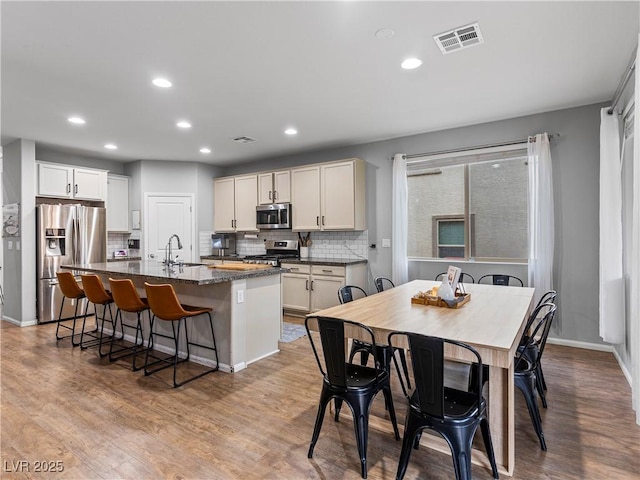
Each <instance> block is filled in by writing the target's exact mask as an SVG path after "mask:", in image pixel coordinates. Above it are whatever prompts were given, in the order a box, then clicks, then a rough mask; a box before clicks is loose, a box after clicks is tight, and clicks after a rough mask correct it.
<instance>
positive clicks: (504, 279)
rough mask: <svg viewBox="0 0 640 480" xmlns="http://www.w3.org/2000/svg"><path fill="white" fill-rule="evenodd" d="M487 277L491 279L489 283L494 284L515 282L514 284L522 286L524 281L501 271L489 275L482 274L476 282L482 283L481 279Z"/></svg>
mask: <svg viewBox="0 0 640 480" xmlns="http://www.w3.org/2000/svg"><path fill="white" fill-rule="evenodd" d="M485 278H488V279H490V280H491V283H493V284H494V285H504V286H507V287H508V286H509V285H510V284H511V283H512V282H513V283H515V286H516V287H517V286H520V287H524V283H523V282H522V280H520V279H519V278H518V277H514V276H513V275H505V274H502V273H492V274H491V275H483V276H482V277H480V280H478V283H482V280H483V279H485Z"/></svg>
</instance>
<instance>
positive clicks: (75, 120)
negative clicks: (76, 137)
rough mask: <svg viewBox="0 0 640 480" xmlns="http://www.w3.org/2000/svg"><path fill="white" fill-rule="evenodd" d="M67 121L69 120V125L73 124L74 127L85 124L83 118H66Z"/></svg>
mask: <svg viewBox="0 0 640 480" xmlns="http://www.w3.org/2000/svg"><path fill="white" fill-rule="evenodd" d="M67 120H69V121H70V122H71V123H75V124H76V125H84V124H85V123H86V122H85V121H84V118H80V117H69V118H67Z"/></svg>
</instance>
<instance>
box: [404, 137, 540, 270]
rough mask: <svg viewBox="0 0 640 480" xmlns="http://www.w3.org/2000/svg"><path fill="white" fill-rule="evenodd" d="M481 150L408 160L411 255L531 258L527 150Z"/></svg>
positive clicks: (425, 256)
mask: <svg viewBox="0 0 640 480" xmlns="http://www.w3.org/2000/svg"><path fill="white" fill-rule="evenodd" d="M494 150H495V149H494ZM475 152H476V153H474V154H473V155H468V154H467V155H464V156H451V155H447V156H438V157H439V158H437V159H431V157H425V158H428V159H427V160H421V161H416V162H410V163H409V164H408V166H407V189H408V191H407V193H408V195H407V197H408V212H407V213H408V226H409V228H408V239H407V240H408V244H407V253H408V255H409V256H410V257H414V258H416V257H417V258H452V259H458V260H468V259H475V260H485V261H492V260H493V261H513V262H525V261H526V259H527V254H528V224H527V202H528V192H527V189H528V167H527V157H526V151H523V150H521V149H518V150H513V147H510V150H505V149H504V148H502V149H499V151H498V152H495V151H489V152H483V151H482V150H476V151H475ZM459 155H460V154H459Z"/></svg>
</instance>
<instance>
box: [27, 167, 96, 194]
mask: <svg viewBox="0 0 640 480" xmlns="http://www.w3.org/2000/svg"><path fill="white" fill-rule="evenodd" d="M37 185H38V193H37V195H38V196H41V197H55V198H74V199H77V200H101V201H105V200H106V199H107V172H106V170H96V169H93V168H75V167H71V166H68V165H58V164H55V163H38V180H37Z"/></svg>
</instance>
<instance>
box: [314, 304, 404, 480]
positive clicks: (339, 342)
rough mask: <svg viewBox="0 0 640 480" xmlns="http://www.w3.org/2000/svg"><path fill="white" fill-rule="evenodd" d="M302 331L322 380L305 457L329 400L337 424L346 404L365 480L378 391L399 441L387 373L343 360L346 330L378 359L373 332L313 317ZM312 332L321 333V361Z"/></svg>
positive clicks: (379, 367)
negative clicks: (371, 419)
mask: <svg viewBox="0 0 640 480" xmlns="http://www.w3.org/2000/svg"><path fill="white" fill-rule="evenodd" d="M305 328H306V329H307V336H308V337H309V342H310V343H311V348H312V350H313V353H314V355H315V357H316V362H317V363H318V368H319V369H320V373H321V374H322V377H323V381H322V392H321V393H320V402H319V405H318V414H317V416H316V422H315V426H314V428H313V435H312V437H311V444H310V445H309V453H308V457H309V458H312V457H313V450H314V448H315V446H316V443H317V441H318V437H319V435H320V429H321V428H322V422H323V419H324V414H325V411H326V408H327V405H328V404H329V402H330V400H331V399H335V400H336V416H335V419H336V421H337V420H338V415H339V411H340V406H341V405H342V402H347V404H348V405H349V407H350V410H351V412H352V414H353V425H354V428H355V432H356V442H357V444H358V453H359V455H360V468H361V475H362V478H367V437H368V430H369V427H368V424H369V410H370V409H371V403H372V402H373V399H374V397H375V396H376V395H377V394H378V392H380V391H382V393H383V394H384V398H385V403H386V405H387V407H388V412H389V418H390V420H391V424H392V426H393V431H394V434H395V438H396V440H399V439H400V433H399V432H398V424H397V421H396V414H395V409H394V407H393V398H392V395H391V383H390V379H389V372H388V371H387V370H385V369H384V368H383V366H382V365H381V364H380V362H377V361H375V362H374V365H373V367H368V366H365V365H356V364H353V363H351V362H350V361H348V360H347V357H346V347H345V340H346V339H347V335H346V334H345V330H346V329H348V331H349V336H357V337H360V338H362V339H364V341H366V342H367V343H370V344H371V345H372V347H373V352H374V355H373V357H374V358H377V357H378V355H376V350H377V348H378V347H377V345H376V342H375V338H374V336H373V331H372V330H371V329H370V328H369V327H367V326H366V325H363V324H361V323H357V322H351V321H349V320H342V319H339V318H331V317H315V316H312V317H307V318H306V319H305ZM312 331H316V332H319V333H320V345H321V348H322V356H323V360H324V361H321V360H320V355H319V354H318V347H316V341H315V340H314V335H312V333H311V332H312Z"/></svg>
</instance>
